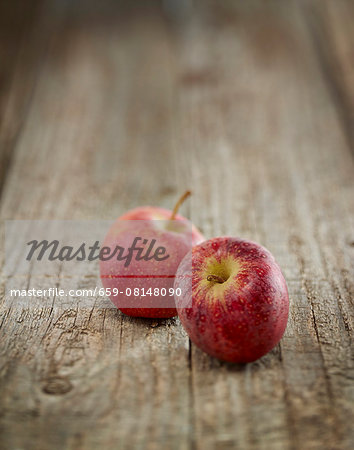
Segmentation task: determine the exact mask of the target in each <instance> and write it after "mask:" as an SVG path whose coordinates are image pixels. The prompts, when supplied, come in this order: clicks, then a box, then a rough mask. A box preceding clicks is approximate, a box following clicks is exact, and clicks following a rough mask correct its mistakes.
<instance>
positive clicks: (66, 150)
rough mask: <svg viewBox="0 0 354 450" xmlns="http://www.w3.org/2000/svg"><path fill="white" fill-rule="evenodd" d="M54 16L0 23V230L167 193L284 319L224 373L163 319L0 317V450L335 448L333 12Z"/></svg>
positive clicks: (347, 86)
mask: <svg viewBox="0 0 354 450" xmlns="http://www.w3.org/2000/svg"><path fill="white" fill-rule="evenodd" d="M71 3H72V2H60V1H56V2H19V1H17V2H3V4H2V6H1V23H2V25H1V31H0V35H1V47H0V70H1V74H0V81H1V90H0V116H1V124H0V145H1V149H0V161H1V170H0V176H1V183H0V185H1V187H2V191H1V205H0V206H1V212H0V214H1V220H2V224H3V221H4V220H5V219H95V218H107V219H113V218H114V217H117V216H119V215H120V214H121V213H122V212H124V211H126V210H127V209H130V208H132V207H135V206H138V205H142V204H156V205H159V206H163V207H168V208H170V207H172V205H173V203H174V202H175V200H176V198H177V197H178V196H179V195H180V193H181V192H183V191H184V190H185V189H186V188H189V189H191V190H192V191H193V197H192V199H191V201H188V203H187V204H186V205H184V206H183V213H184V214H186V215H188V216H189V217H191V219H192V220H193V222H194V223H195V224H196V225H197V226H199V227H200V228H201V229H202V231H203V232H204V233H205V235H206V237H208V238H209V237H212V236H215V235H222V234H231V235H239V236H242V237H245V238H250V239H253V240H256V241H259V242H260V243H262V244H263V245H265V246H266V247H268V248H269V249H270V250H271V251H272V252H273V253H274V255H275V257H276V259H277V260H278V262H279V263H280V265H281V267H282V269H283V272H284V275H285V277H286V279H287V282H288V286H289V292H290V302H291V307H290V317H289V323H288V327H287V330H286V334H285V336H284V338H283V340H282V341H281V343H280V345H278V346H277V347H276V348H275V349H274V350H273V351H272V352H271V353H270V354H268V355H266V356H265V357H263V358H262V359H261V360H259V361H257V362H255V363H253V364H248V365H244V366H238V365H232V364H226V363H222V362H219V361H218V360H215V359H212V358H210V357H208V356H207V355H206V354H204V353H202V352H201V351H199V350H198V349H197V348H195V347H194V346H193V345H191V344H190V342H189V340H188V337H187V336H186V334H185V333H184V331H183V330H182V328H181V325H180V323H179V321H178V320H177V319H173V320H143V319H132V318H129V317H125V316H124V317H123V316H122V315H121V314H120V313H119V312H118V311H116V310H113V309H99V308H92V309H87V308H86V309H85V308H66V309H64V310H63V309H62V308H61V307H60V304H57V303H55V302H54V305H53V308H42V309H41V308H37V309H34V308H31V309H24V310H22V309H20V308H16V307H11V308H10V307H7V306H6V302H4V305H3V306H2V308H1V309H0V326H1V330H0V333H1V342H0V377H1V385H0V399H1V400H0V424H1V425H0V431H1V439H0V448H1V449H6V450H12V449H31V450H32V449H33V450H34V449H35V450H41V449H98V448H100V449H130V448H132V449H135V448H137V449H143V448H148V449H202V450H208V449H214V448H217V449H234V448H236V449H241V450H247V449H270V450H277V449H280V450H285V449H301V450H303V449H351V448H353V446H354V432H353V423H354V415H353V405H354V364H353V343H352V339H353V327H354V323H353V319H354V315H353V300H354V284H353V274H354V270H353V269H354V153H353V151H354V148H353V147H354V138H353V131H352V130H353V129H354V128H353V127H354V120H353V117H354V113H353V111H354V54H353V48H354V27H353V23H354V3H353V2H351V1H344V0H338V1H335V2H334V1H330V0H328V1H320V2H316V1H306V2H305V1H304V2H302V1H298V2H293V1H289V2H283V1H280V0H279V1H253V0H252V1H247V2H241V1H240V2H236V1H235V2H232V1H222V2H220V1H216V0H215V1H211V0H209V1H204V2H203V1H200V2H194V3H189V2H180V5H185V6H184V7H181V6H180V8H179V9H178V10H177V11H175V12H173V8H172V9H171V7H170V9H168V8H167V6H168V5H171V4H172V2H165V3H164V4H165V10H163V11H162V9H161V7H160V6H159V4H158V3H152V2H151V3H149V2H143V1H140V2H123V3H122V2H121V3H120V4H119V5H118V6H117V2H113V1H112V2H94V1H91V2H85V1H81V2H75V3H74V5H75V6H73V5H72V4H71ZM129 5H130V6H129ZM1 258H2V262H3V254H2V256H1ZM82 281H83V283H85V286H87V287H89V286H93V287H94V286H95V285H96V284H98V285H99V284H100V282H99V279H98V278H97V279H95V278H90V279H89V280H85V279H84V275H83V280H82ZM5 282H6V279H5V277H4V276H3V277H2V279H1V283H2V289H1V295H2V296H6V295H7V293H6V292H5ZM47 283H48V287H49V286H50V284H53V280H49V281H48V282H47ZM55 283H56V285H57V286H63V287H68V281H65V279H62V278H60V276H58V278H57V280H55ZM23 286H25V287H26V286H31V279H30V278H29V279H27V280H24V281H23Z"/></svg>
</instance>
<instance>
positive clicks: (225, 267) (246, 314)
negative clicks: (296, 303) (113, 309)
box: [175, 236, 289, 363]
mask: <svg viewBox="0 0 354 450" xmlns="http://www.w3.org/2000/svg"><path fill="white" fill-rule="evenodd" d="M211 274H213V275H217V276H219V277H220V278H221V279H223V280H226V281H224V282H216V281H214V280H211V281H208V280H207V277H208V275H211ZM219 281H221V280H219ZM177 288H180V289H181V292H182V295H181V296H179V297H178V296H177V295H176V294H175V303H176V307H177V312H178V316H179V318H180V320H181V323H182V325H183V327H184V329H185V330H186V332H187V333H188V335H189V337H190V339H191V341H192V342H193V343H194V344H195V345H197V346H198V347H200V348H201V349H202V350H204V351H205V352H206V353H208V354H209V355H211V356H214V357H216V358H219V359H221V360H224V361H230V362H235V363H247V362H251V361H255V360H256V359H258V358H260V357H261V356H263V355H265V354H266V353H268V352H269V351H270V350H271V349H272V348H273V347H274V346H275V345H277V344H278V342H279V341H280V339H281V338H282V336H283V334H284V331H285V328H286V325H287V320H288V314H289V297H288V289H287V286H286V282H285V279H284V276H283V274H282V272H281V270H280V268H279V266H278V264H277V263H276V261H275V259H274V257H273V256H272V254H271V253H270V252H269V251H268V250H266V249H265V248H264V247H262V246H261V245H259V244H256V243H255V242H251V241H247V240H242V239H239V238H236V237H227V236H226V237H217V238H214V239H210V240H208V241H204V242H202V243H201V244H199V245H197V246H195V247H194V248H193V249H192V250H191V251H190V252H189V253H188V254H187V255H186V256H185V258H184V259H183V260H182V262H181V264H180V266H179V268H178V270H177V274H176V278H175V289H177ZM175 292H176V291H175Z"/></svg>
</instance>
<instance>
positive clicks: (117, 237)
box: [100, 192, 204, 318]
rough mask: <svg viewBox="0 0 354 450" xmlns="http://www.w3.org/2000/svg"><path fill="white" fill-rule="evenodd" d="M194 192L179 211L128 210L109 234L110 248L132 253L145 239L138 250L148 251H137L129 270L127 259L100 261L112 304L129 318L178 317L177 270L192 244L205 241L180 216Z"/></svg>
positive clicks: (106, 239) (177, 205)
mask: <svg viewBox="0 0 354 450" xmlns="http://www.w3.org/2000/svg"><path fill="white" fill-rule="evenodd" d="M189 194H190V192H186V193H185V194H184V195H183V196H182V197H181V199H180V200H179V201H178V202H177V204H176V206H175V209H174V210H173V211H170V210H168V209H163V208H158V207H153V206H142V207H139V208H135V209H133V210H131V211H128V212H127V213H125V214H124V215H123V216H121V217H119V218H118V219H117V220H116V221H115V223H114V224H113V225H112V227H111V228H110V230H109V231H108V234H107V236H106V238H105V240H104V244H103V246H104V247H108V248H109V249H114V248H115V247H116V246H117V245H118V246H120V247H122V248H124V249H125V252H127V249H129V248H131V247H132V244H133V242H134V240H136V239H137V238H139V239H138V240H137V241H136V245H135V247H140V248H141V249H142V250H141V252H140V253H139V252H138V250H137V249H135V250H134V252H133V253H134V255H133V256H134V257H133V258H132V259H131V261H130V263H129V266H127V267H126V265H125V262H126V261H125V260H119V259H117V258H116V257H114V258H111V259H109V260H102V259H101V258H100V273H101V279H102V284H103V286H104V288H106V289H107V290H110V293H111V295H109V296H110V299H111V301H112V302H113V303H114V304H115V305H116V306H117V308H119V309H120V310H121V311H122V312H123V313H124V314H127V315H130V316H136V317H153V318H167V317H173V316H176V315H177V311H176V308H175V303H174V295H173V284H174V278H175V275H176V271H177V268H178V266H179V264H180V262H181V260H182V259H183V257H184V256H185V255H186V253H188V251H189V250H190V249H191V248H192V246H193V245H195V244H197V243H199V242H201V241H203V240H204V237H203V236H202V235H201V233H200V232H199V231H198V230H197V229H196V228H195V227H194V226H193V225H192V224H191V222H190V221H188V220H187V219H185V218H184V217H183V216H181V215H178V214H177V210H178V207H179V206H180V204H181V203H182V202H183V201H184V199H185V198H186V197H187V196H188V195H189ZM154 241H155V244H154V245H153V246H152V244H153V243H154ZM151 246H152V250H151V251H150V254H149V255H148V250H149V247H151ZM159 249H160V250H159ZM161 249H164V251H163V250H161ZM156 252H157V254H156ZM144 255H145V256H146V255H148V256H147V257H146V259H142V258H141V257H144ZM154 255H155V257H153V256H154ZM156 255H157V257H156ZM165 290H166V291H165ZM117 292H119V293H118V295H116V293H117ZM155 294H157V295H155Z"/></svg>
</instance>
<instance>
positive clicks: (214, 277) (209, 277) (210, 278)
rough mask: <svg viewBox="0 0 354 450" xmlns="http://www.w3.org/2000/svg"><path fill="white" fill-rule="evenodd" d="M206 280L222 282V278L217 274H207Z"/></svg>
mask: <svg viewBox="0 0 354 450" xmlns="http://www.w3.org/2000/svg"><path fill="white" fill-rule="evenodd" d="M207 280H208V281H215V283H220V284H221V283H224V281H225V280H224V279H223V278H221V277H218V276H217V275H208V276H207Z"/></svg>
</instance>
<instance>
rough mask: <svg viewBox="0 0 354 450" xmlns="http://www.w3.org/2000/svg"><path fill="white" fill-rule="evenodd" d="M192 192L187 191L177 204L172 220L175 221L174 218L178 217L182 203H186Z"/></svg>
mask: <svg viewBox="0 0 354 450" xmlns="http://www.w3.org/2000/svg"><path fill="white" fill-rule="evenodd" d="M191 194H192V193H191V191H186V192H185V193H184V194H183V195H182V196H181V197H180V198H179V199H178V201H177V203H176V204H175V207H174V208H173V211H172V214H171V218H170V220H174V218H175V217H176V215H177V212H178V210H179V208H180V206H181V205H182V203H183V202H184V201H185V199H186V198H188V197H189V196H190V195H191Z"/></svg>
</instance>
